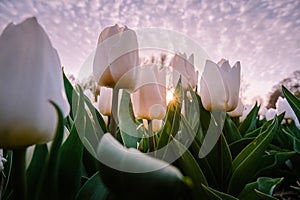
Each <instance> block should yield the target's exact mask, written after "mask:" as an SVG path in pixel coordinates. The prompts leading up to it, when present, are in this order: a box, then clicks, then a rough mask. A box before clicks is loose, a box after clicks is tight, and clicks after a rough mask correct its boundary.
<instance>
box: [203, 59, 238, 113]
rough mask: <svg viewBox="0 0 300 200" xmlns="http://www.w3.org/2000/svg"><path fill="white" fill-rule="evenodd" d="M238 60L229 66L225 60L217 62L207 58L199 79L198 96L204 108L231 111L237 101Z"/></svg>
mask: <svg viewBox="0 0 300 200" xmlns="http://www.w3.org/2000/svg"><path fill="white" fill-rule="evenodd" d="M240 73H241V66H240V62H237V63H236V64H235V65H234V66H233V67H230V65H229V63H228V61H227V60H224V59H222V60H221V61H220V62H219V63H218V64H215V63H214V62H212V61H210V60H207V61H206V64H205V68H204V72H203V74H202V76H201V81H200V96H201V100H202V104H203V106H204V108H205V109H206V110H209V111H212V110H219V111H227V112H229V111H232V110H234V109H235V108H236V107H237V105H238V101H239V89H240Z"/></svg>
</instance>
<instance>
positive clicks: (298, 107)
mask: <svg viewBox="0 0 300 200" xmlns="http://www.w3.org/2000/svg"><path fill="white" fill-rule="evenodd" d="M282 92H283V94H284V96H285V97H286V99H287V101H288V103H289V104H290V106H291V107H292V109H293V111H294V113H295V114H296V116H297V119H298V121H300V100H299V99H298V98H297V97H295V96H294V95H293V94H292V93H291V92H290V91H289V90H288V89H286V88H285V87H284V86H282Z"/></svg>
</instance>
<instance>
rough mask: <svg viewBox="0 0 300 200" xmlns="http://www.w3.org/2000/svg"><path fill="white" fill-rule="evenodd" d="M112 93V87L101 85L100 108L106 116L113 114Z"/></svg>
mask: <svg viewBox="0 0 300 200" xmlns="http://www.w3.org/2000/svg"><path fill="white" fill-rule="evenodd" d="M112 95H113V91H112V89H111V88H107V87H100V95H99V96H98V109H99V111H100V113H101V114H102V115H104V116H111V108H112Z"/></svg>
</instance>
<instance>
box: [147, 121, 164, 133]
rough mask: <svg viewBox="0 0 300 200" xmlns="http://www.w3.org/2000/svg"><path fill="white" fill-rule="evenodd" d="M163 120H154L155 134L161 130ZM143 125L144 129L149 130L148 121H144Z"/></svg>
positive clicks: (153, 128)
mask: <svg viewBox="0 0 300 200" xmlns="http://www.w3.org/2000/svg"><path fill="white" fill-rule="evenodd" d="M162 122H163V121H162V120H159V119H153V120H152V122H151V124H152V131H153V132H156V131H158V130H160V128H161V127H162ZM143 124H144V127H145V128H146V129H147V130H148V121H147V120H145V119H143Z"/></svg>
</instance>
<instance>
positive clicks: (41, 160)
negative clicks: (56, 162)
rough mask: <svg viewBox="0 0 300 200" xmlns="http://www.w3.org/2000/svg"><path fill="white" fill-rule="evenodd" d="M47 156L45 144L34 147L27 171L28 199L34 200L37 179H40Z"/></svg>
mask: <svg viewBox="0 0 300 200" xmlns="http://www.w3.org/2000/svg"><path fill="white" fill-rule="evenodd" d="M47 155H48V148H47V144H40V145H39V144H37V145H35V148H34V152H33V156H32V159H31V162H30V164H29V167H28V169H27V186H28V195H29V196H28V198H29V199H33V198H34V194H35V192H36V188H37V186H38V182H39V178H40V177H41V175H42V171H43V169H44V167H45V165H46V158H47Z"/></svg>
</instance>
